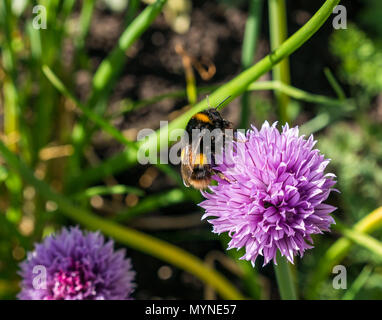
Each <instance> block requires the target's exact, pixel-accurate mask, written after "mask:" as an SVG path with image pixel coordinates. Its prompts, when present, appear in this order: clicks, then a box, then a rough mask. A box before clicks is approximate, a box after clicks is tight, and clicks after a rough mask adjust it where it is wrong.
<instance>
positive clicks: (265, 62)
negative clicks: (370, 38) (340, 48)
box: [146, 0, 340, 148]
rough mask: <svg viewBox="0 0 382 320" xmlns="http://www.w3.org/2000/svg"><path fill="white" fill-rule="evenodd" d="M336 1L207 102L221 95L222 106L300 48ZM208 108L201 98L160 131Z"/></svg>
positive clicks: (156, 140)
mask: <svg viewBox="0 0 382 320" xmlns="http://www.w3.org/2000/svg"><path fill="white" fill-rule="evenodd" d="M339 2H340V0H326V1H325V3H324V4H323V6H322V7H321V8H320V9H319V10H318V11H317V12H316V14H315V15H314V16H313V17H312V18H311V19H310V20H309V21H308V22H307V23H306V24H305V25H304V26H303V27H302V28H300V29H299V30H298V31H297V32H296V33H295V34H293V35H292V36H291V37H290V38H288V40H286V41H285V42H283V43H282V44H281V45H280V47H278V48H277V49H276V50H274V51H273V52H272V53H270V54H269V55H268V56H266V57H265V58H263V59H262V60H260V61H259V62H258V63H257V64H255V65H254V66H252V67H251V68H249V69H247V70H245V71H243V72H242V73H240V74H239V75H238V76H236V77H235V78H234V79H232V80H231V81H229V82H227V83H226V84H224V85H222V86H221V87H219V88H218V89H217V90H215V91H214V92H213V93H212V94H211V95H210V96H209V101H210V105H218V104H219V102H221V99H222V97H227V96H229V98H228V99H227V100H226V101H225V103H224V104H225V105H226V104H228V103H229V102H231V101H232V100H233V99H235V98H236V97H238V96H239V95H241V94H242V93H243V92H244V91H246V90H247V87H248V86H249V85H250V84H251V83H252V82H254V81H256V80H257V79H258V78H259V77H261V76H262V75H263V74H265V73H266V72H268V71H270V70H271V69H272V68H273V67H274V66H275V65H276V64H278V63H279V62H280V61H282V60H283V59H285V58H286V57H288V56H289V55H291V54H292V53H293V52H294V51H296V50H297V49H298V48H300V47H301V46H302V45H303V44H304V43H305V42H306V41H307V40H308V39H309V38H311V37H312V36H313V34H315V33H316V32H317V31H318V30H319V28H320V27H321V26H322V24H323V23H324V22H325V21H326V20H327V19H328V17H329V16H330V15H331V13H332V11H333V8H334V7H335V6H336V5H338V3H339ZM206 108H208V104H207V100H206V99H204V100H202V101H200V102H199V103H198V104H196V105H195V106H194V107H193V108H191V109H190V110H188V111H187V112H185V113H184V114H182V115H181V116H179V117H178V118H177V119H175V120H173V121H172V122H171V123H170V124H169V125H168V128H165V127H162V128H161V130H168V132H171V131H173V130H175V129H179V128H184V126H185V125H186V123H187V122H188V120H189V119H190V118H191V117H192V116H193V115H194V114H195V113H196V112H199V111H202V110H204V109H206ZM164 139H168V137H167V136H166V135H163V134H158V132H156V133H155V134H152V135H150V136H149V138H148V140H147V144H146V146H147V147H148V148H149V147H151V146H152V145H153V144H154V145H156V146H160V145H161V143H165V141H164Z"/></svg>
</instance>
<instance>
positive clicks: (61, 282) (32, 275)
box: [18, 227, 135, 300]
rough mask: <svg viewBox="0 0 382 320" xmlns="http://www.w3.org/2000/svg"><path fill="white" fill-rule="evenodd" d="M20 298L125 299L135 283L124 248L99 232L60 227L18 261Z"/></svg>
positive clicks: (128, 297) (129, 297)
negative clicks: (20, 278)
mask: <svg viewBox="0 0 382 320" xmlns="http://www.w3.org/2000/svg"><path fill="white" fill-rule="evenodd" d="M20 275H21V277H22V278H23V279H22V282H21V292H20V293H19V295H18V298H19V299H22V300H127V299H131V293H132V292H133V291H134V288H135V284H134V283H133V279H134V277H135V272H134V271H132V266H131V262H130V260H129V259H125V252H124V250H118V251H115V250H114V243H113V241H111V240H110V241H108V242H105V239H104V237H103V236H102V235H101V234H100V233H99V232H83V231H81V230H80V229H79V228H78V227H72V228H70V229H65V228H63V229H62V230H61V232H60V233H59V234H57V235H52V236H49V237H46V238H45V239H44V240H43V242H42V243H40V244H36V245H35V250H34V251H33V252H29V253H28V256H27V259H26V260H25V261H24V262H22V263H21V271H20Z"/></svg>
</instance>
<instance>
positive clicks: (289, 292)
mask: <svg viewBox="0 0 382 320" xmlns="http://www.w3.org/2000/svg"><path fill="white" fill-rule="evenodd" d="M274 269H275V274H276V279H277V285H278V287H279V292H280V297H281V299H282V300H297V295H296V287H295V285H294V282H293V276H292V272H291V270H290V267H289V263H288V261H287V259H286V258H285V257H282V256H281V255H280V254H279V253H277V265H274Z"/></svg>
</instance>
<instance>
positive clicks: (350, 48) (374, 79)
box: [330, 24, 382, 94]
mask: <svg viewBox="0 0 382 320" xmlns="http://www.w3.org/2000/svg"><path fill="white" fill-rule="evenodd" d="M381 49H382V47H381V45H380V44H378V43H375V42H374V41H373V40H372V39H370V38H369V37H368V36H367V34H366V33H365V32H363V31H362V30H360V29H359V28H358V27H357V26H355V25H354V24H351V25H349V26H348V29H345V30H340V31H337V32H334V33H333V36H332V38H331V41H330V50H331V51H332V52H333V54H335V55H336V56H337V57H338V58H339V60H340V65H341V67H340V72H341V76H342V78H343V79H344V80H345V81H346V82H348V83H349V84H350V85H352V86H354V85H358V86H360V87H362V90H367V92H368V93H370V94H375V93H377V92H380V91H381V90H382V73H381V72H380V70H381V69H382V51H381Z"/></svg>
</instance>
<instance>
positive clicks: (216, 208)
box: [200, 122, 336, 265]
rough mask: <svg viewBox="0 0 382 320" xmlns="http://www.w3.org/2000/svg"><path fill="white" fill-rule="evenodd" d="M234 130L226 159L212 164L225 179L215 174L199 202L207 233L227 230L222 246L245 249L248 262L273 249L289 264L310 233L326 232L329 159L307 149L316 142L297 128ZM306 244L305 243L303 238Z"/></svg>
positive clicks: (330, 209)
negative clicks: (226, 241)
mask: <svg viewBox="0 0 382 320" xmlns="http://www.w3.org/2000/svg"><path fill="white" fill-rule="evenodd" d="M252 129H253V130H248V131H247V133H246V134H240V133H238V136H237V142H235V143H234V151H233V153H232V158H231V159H230V163H228V161H227V159H228V157H226V160H224V159H223V163H222V164H220V165H218V166H217V167H216V169H217V170H219V171H220V172H221V173H222V174H223V175H224V176H225V177H226V178H227V179H221V178H220V177H218V176H216V177H215V178H216V180H217V181H218V182H219V184H218V185H217V186H211V187H210V191H211V192H204V193H203V195H204V196H205V198H206V200H205V201H203V202H202V203H201V204H200V206H201V207H203V208H204V209H205V210H206V213H205V214H204V216H203V219H204V218H206V217H215V219H210V220H208V221H209V222H210V223H211V224H212V225H213V232H215V233H219V234H220V233H222V232H228V234H229V236H230V237H231V241H230V242H229V245H228V249H232V248H237V249H240V248H245V255H244V256H243V257H242V259H245V260H248V261H251V262H252V264H253V265H254V263H255V260H256V258H257V257H258V255H261V256H264V265H265V264H267V263H268V262H269V261H271V260H272V259H273V261H274V263H277V261H276V253H277V250H279V251H280V253H281V255H282V256H285V257H286V258H287V259H288V260H289V261H290V262H291V263H293V257H294V256H295V255H297V254H300V256H302V255H303V253H304V251H305V250H306V249H310V248H312V246H311V245H310V244H312V238H311V235H312V234H317V233H322V232H323V231H329V227H330V225H331V224H333V223H334V219H333V218H332V217H331V216H330V215H329V214H330V213H331V212H333V211H334V210H335V207H333V206H330V205H327V204H324V201H325V200H326V199H327V198H328V196H329V194H330V192H331V191H332V190H333V189H332V187H333V185H334V184H335V183H336V182H335V181H334V178H335V175H333V174H330V173H327V174H325V173H324V170H325V167H326V166H327V165H328V163H329V160H328V159H325V158H324V156H323V155H321V154H320V152H319V150H317V149H313V147H314V145H315V143H316V141H314V140H313V137H312V136H310V137H309V138H308V139H305V138H304V136H299V131H298V127H295V128H289V126H288V125H287V124H286V125H285V126H284V127H283V129H282V132H281V133H280V132H279V130H278V129H277V128H276V123H274V124H273V125H272V126H270V125H269V124H268V122H265V123H264V124H263V126H262V128H261V130H260V131H258V130H257V129H256V128H255V127H252ZM308 242H309V243H310V244H309V243H308Z"/></svg>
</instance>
